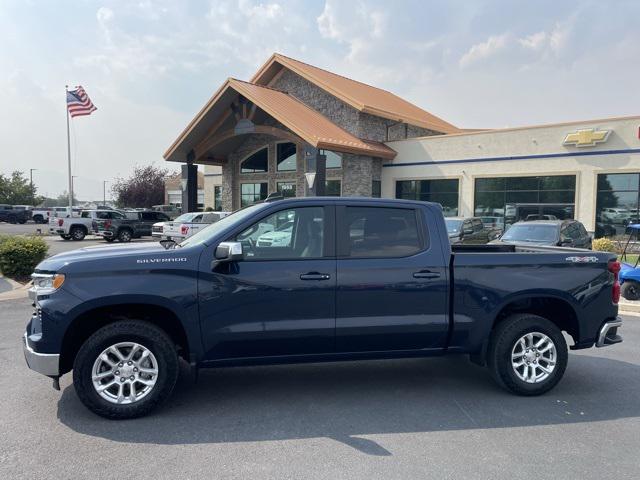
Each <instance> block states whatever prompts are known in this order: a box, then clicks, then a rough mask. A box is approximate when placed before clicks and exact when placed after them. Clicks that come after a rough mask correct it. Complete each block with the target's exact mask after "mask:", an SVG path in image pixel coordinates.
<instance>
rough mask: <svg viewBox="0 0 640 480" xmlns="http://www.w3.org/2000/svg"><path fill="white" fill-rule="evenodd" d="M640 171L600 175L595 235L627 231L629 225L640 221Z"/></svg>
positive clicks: (610, 234)
mask: <svg viewBox="0 0 640 480" xmlns="http://www.w3.org/2000/svg"><path fill="white" fill-rule="evenodd" d="M639 192H640V173H613V174H605V175H598V193H597V195H596V229H595V236H596V238H599V237H612V236H614V235H622V234H624V233H625V230H626V227H627V225H629V224H630V223H638V221H639V220H638V219H639V215H638V209H639V206H640V205H638V204H639V201H638V194H639Z"/></svg>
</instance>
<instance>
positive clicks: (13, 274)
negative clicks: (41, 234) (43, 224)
mask: <svg viewBox="0 0 640 480" xmlns="http://www.w3.org/2000/svg"><path fill="white" fill-rule="evenodd" d="M48 249H49V247H48V246H47V244H46V243H45V241H44V240H43V239H42V238H37V237H11V236H8V235H4V236H2V237H0V272H2V274H3V275H5V276H7V277H10V278H15V279H16V280H26V279H28V277H29V275H31V274H32V273H33V270H34V269H35V268H36V265H38V264H39V263H40V262H41V261H42V260H44V257H45V256H46V255H47V250H48Z"/></svg>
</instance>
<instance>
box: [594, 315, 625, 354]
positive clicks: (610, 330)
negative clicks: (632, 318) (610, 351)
mask: <svg viewBox="0 0 640 480" xmlns="http://www.w3.org/2000/svg"><path fill="white" fill-rule="evenodd" d="M621 326H622V318H620V317H616V318H615V320H607V321H606V322H604V323H603V324H602V327H600V330H599V331H598V340H597V341H596V347H607V346H609V345H615V344H616V343H620V342H622V337H621V336H620V335H618V328H620V327H621Z"/></svg>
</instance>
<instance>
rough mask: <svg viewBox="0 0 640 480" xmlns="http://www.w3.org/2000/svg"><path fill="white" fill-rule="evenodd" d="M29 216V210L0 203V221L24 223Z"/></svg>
mask: <svg viewBox="0 0 640 480" xmlns="http://www.w3.org/2000/svg"><path fill="white" fill-rule="evenodd" d="M30 218H31V210H28V209H26V208H24V207H23V208H16V207H14V206H13V205H5V204H2V205H0V222H8V223H26V222H27V220H29V219H30Z"/></svg>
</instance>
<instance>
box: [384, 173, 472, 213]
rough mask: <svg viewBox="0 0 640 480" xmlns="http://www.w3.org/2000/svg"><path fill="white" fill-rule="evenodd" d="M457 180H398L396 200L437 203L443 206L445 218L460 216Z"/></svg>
mask: <svg viewBox="0 0 640 480" xmlns="http://www.w3.org/2000/svg"><path fill="white" fill-rule="evenodd" d="M458 188H459V181H458V179H457V178H453V179H442V180H398V181H397V182H396V198H402V199H405V200H420V201H423V202H435V203H439V204H440V205H442V212H443V213H444V216H445V217H455V216H456V215H458Z"/></svg>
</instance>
